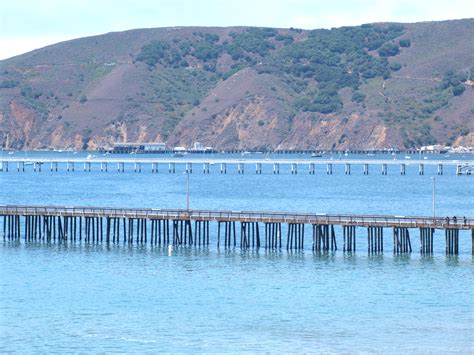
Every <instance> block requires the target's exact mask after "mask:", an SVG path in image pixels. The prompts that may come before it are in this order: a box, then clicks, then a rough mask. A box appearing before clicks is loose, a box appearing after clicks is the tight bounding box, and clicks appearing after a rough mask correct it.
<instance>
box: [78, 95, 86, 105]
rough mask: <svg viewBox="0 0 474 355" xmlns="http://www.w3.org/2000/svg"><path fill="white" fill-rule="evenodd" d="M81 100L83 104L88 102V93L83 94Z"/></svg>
mask: <svg viewBox="0 0 474 355" xmlns="http://www.w3.org/2000/svg"><path fill="white" fill-rule="evenodd" d="M79 102H80V103H81V104H84V103H86V102H87V97H86V95H82V96H81V98H80V99H79Z"/></svg>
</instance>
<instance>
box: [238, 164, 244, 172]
mask: <svg viewBox="0 0 474 355" xmlns="http://www.w3.org/2000/svg"><path fill="white" fill-rule="evenodd" d="M237 173H238V174H243V173H244V163H237Z"/></svg>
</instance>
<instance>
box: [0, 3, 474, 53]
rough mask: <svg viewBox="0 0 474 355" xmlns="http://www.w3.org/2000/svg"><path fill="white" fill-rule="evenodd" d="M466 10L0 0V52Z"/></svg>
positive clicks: (472, 6)
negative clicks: (157, 34) (111, 37)
mask: <svg viewBox="0 0 474 355" xmlns="http://www.w3.org/2000/svg"><path fill="white" fill-rule="evenodd" d="M467 17H474V1H473V0H227V1H220V0H2V4H1V7H0V59H4V58H8V57H11V56H14V55H17V54H21V53H24V52H27V51H30V50H32V49H35V48H39V47H43V46H45V45H47V44H52V43H56V42H59V41H63V40H67V39H72V38H78V37H84V36H89V35H94V34H101V33H106V32H111V31H123V30H127V29H132V28H143V27H166V26H234V25H248V26H268V27H297V28H305V29H313V28H322V27H324V28H331V27H338V26H343V25H359V24H362V23H369V22H382V21H393V22H418V21H434V20H448V19H459V18H467Z"/></svg>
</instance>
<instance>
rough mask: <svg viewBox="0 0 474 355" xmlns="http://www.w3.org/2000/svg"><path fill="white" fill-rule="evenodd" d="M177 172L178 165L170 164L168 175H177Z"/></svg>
mask: <svg viewBox="0 0 474 355" xmlns="http://www.w3.org/2000/svg"><path fill="white" fill-rule="evenodd" d="M175 172H176V164H175V163H169V164H168V173H170V174H171V173H173V174H174V173H175Z"/></svg>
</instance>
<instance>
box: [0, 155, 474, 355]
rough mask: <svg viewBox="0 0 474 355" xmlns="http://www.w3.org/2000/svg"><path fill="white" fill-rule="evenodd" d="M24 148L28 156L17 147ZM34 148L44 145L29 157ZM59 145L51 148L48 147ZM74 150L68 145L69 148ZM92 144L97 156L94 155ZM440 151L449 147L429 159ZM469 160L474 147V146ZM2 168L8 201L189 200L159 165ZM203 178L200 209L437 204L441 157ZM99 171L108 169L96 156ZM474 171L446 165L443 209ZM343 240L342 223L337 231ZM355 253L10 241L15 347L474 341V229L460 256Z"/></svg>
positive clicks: (438, 237)
mask: <svg viewBox="0 0 474 355" xmlns="http://www.w3.org/2000/svg"><path fill="white" fill-rule="evenodd" d="M16 154H19V153H16ZM28 154H30V155H32V153H28ZM42 154H45V153H42ZM63 154H65V153H63ZM79 154H81V153H79ZM429 159H434V157H431V156H430V157H429ZM468 159H469V158H468ZM46 168H47V167H43V171H42V172H41V173H39V172H36V173H35V172H33V171H31V170H32V169H31V167H30V166H28V167H27V171H26V172H24V173H23V172H16V169H12V168H11V167H10V172H8V173H0V182H1V186H2V187H1V190H0V204H41V205H87V206H116V207H152V208H184V207H185V206H186V178H187V176H186V175H185V174H184V173H183V167H182V166H178V167H177V172H176V174H168V172H167V171H166V172H165V169H163V168H161V170H160V172H159V173H158V174H152V173H151V172H150V168H149V167H145V166H144V167H142V172H141V173H134V172H133V170H132V169H131V167H126V172H124V173H117V172H115V171H111V170H113V169H110V170H109V172H107V173H105V172H100V171H97V170H98V169H97V167H95V170H94V171H92V172H83V171H78V170H81V169H76V172H74V173H72V172H69V173H68V172H66V171H65V169H63V168H61V167H60V171H59V172H50V171H49V169H46ZM200 168H201V167H194V172H193V174H191V175H190V207H191V208H193V209H226V210H267V211H301V212H317V213H367V214H392V215H431V214H432V186H433V180H432V179H430V178H431V177H433V176H435V174H436V171H435V167H429V166H425V175H423V176H419V175H418V166H416V165H409V166H408V167H407V174H406V175H405V176H400V175H399V171H398V167H392V168H391V167H389V175H387V176H382V175H381V174H380V167H379V166H377V167H371V171H370V175H368V176H364V175H363V174H362V167H360V166H353V167H352V175H350V176H347V175H344V172H343V167H336V166H335V167H334V175H326V174H325V172H324V171H322V170H321V169H322V168H319V170H317V171H316V175H309V174H308V173H307V171H306V170H301V169H300V171H299V173H298V174H297V175H291V174H290V172H289V169H287V168H283V167H280V175H273V174H272V172H271V169H270V167H264V171H263V174H262V175H256V174H255V171H254V167H249V168H247V169H246V171H245V174H243V175H239V174H237V173H236V172H235V168H231V167H228V173H227V174H226V175H221V174H220V173H219V166H217V165H213V166H211V173H210V174H209V175H205V174H202V172H201V169H200ZM93 169H94V167H93ZM473 178H474V177H473V176H456V175H455V174H454V168H451V170H450V169H448V168H447V167H445V174H444V175H442V176H436V191H435V192H436V214H437V215H442V216H454V215H457V216H473V215H474V213H473V212H474V210H473V206H474V201H473V197H472V196H474V183H473V182H474V180H473ZM336 234H337V237H338V242H339V244H340V243H341V239H342V235H341V231H340V230H339V229H336ZM357 235H358V247H357V251H356V252H355V253H352V254H348V253H343V252H342V251H340V250H338V251H336V252H331V253H317V254H316V253H313V252H312V251H311V250H310V236H309V234H308V235H306V238H305V239H306V242H305V244H306V246H307V249H306V250H303V251H298V252H295V251H293V252H291V251H290V252H288V251H287V250H286V249H283V250H271V251H269V250H265V249H262V248H261V249H259V250H250V251H242V250H240V248H230V249H225V248H222V247H221V248H220V249H218V248H216V243H215V237H216V228H215V226H212V225H211V244H210V245H209V246H208V247H180V248H176V249H175V250H174V251H173V252H172V253H171V254H169V253H168V250H167V247H156V246H150V245H126V244H122V243H120V244H116V245H114V244H110V245H107V244H106V243H103V244H99V245H93V244H87V243H84V242H82V243H75V244H74V243H67V244H65V243H51V244H47V243H44V242H29V243H25V242H24V240H22V241H21V242H20V243H17V242H8V241H1V242H0V244H1V246H0V254H1V259H0V260H1V261H0V292H1V300H0V334H1V337H0V352H10V351H17V352H21V353H24V352H30V353H31V352H51V351H57V352H109V351H110V352H112V351H113V352H157V351H163V352H243V351H246V352H268V351H272V352H276V351H279V352H280V351H281V352H393V353H400V352H415V353H420V352H423V353H425V352H434V353H472V352H473V351H474V335H473V334H474V302H473V299H474V286H473V285H474V261H473V257H472V255H471V233H470V231H469V232H461V234H460V254H459V255H458V256H452V257H449V256H446V255H445V254H444V235H443V233H442V232H441V231H437V232H436V234H435V253H434V254H433V255H431V256H421V255H420V254H419V252H418V248H419V243H418V232H417V231H415V230H412V232H411V238H412V245H413V252H412V253H411V254H409V255H402V256H397V255H393V253H392V251H391V250H392V249H391V248H392V245H391V234H390V232H389V231H388V230H386V231H385V240H384V244H385V252H384V253H383V254H382V255H368V253H367V247H366V238H365V235H366V232H365V231H364V230H363V229H362V228H359V229H358V230H357Z"/></svg>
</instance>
